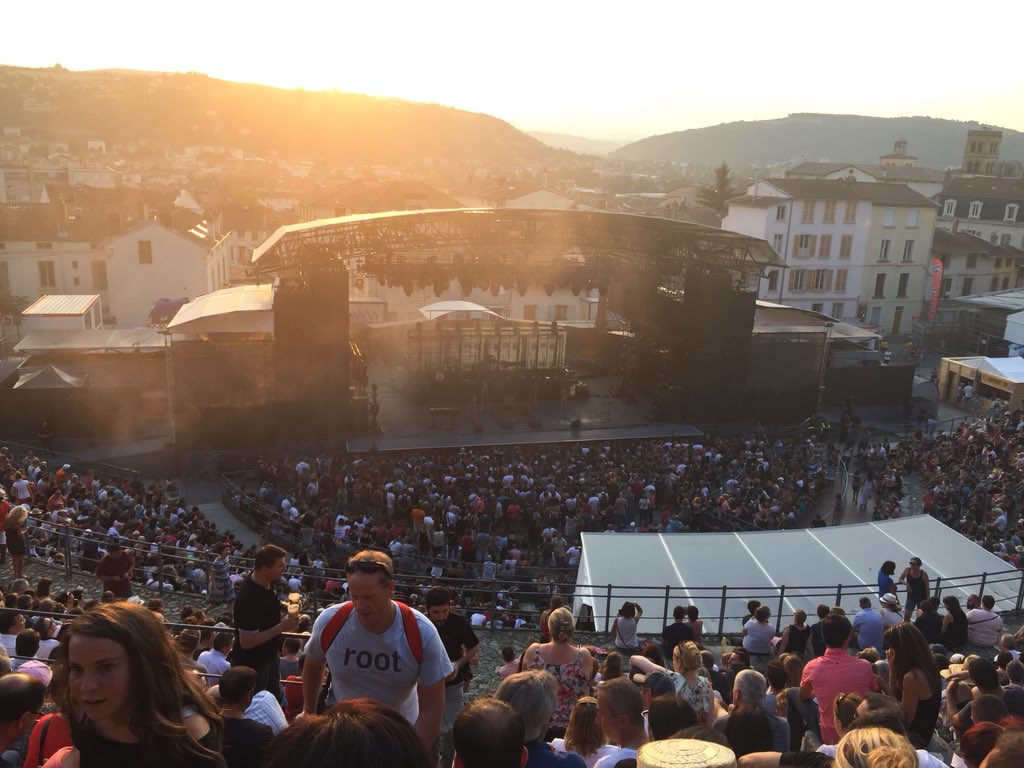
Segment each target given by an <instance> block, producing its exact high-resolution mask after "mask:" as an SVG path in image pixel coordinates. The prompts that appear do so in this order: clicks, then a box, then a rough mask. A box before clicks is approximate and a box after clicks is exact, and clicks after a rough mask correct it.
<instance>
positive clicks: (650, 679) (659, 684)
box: [633, 670, 676, 696]
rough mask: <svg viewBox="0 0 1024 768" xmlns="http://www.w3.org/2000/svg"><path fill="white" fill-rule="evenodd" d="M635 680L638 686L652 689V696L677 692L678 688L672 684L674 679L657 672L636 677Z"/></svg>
mask: <svg viewBox="0 0 1024 768" xmlns="http://www.w3.org/2000/svg"><path fill="white" fill-rule="evenodd" d="M633 680H634V682H636V684H637V685H639V686H641V687H643V688H648V689H650V691H651V695H652V696H661V695H662V694H665V693H675V692H676V686H675V683H673V682H672V678H671V677H669V676H668V675H667V674H665V673H664V672H659V671H657V670H655V671H654V672H650V673H649V674H646V675H634V677H633Z"/></svg>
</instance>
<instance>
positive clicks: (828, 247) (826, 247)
mask: <svg viewBox="0 0 1024 768" xmlns="http://www.w3.org/2000/svg"><path fill="white" fill-rule="evenodd" d="M831 256H832V235H822V236H821V239H820V240H819V241H818V258H819V259H827V258H830V257H831Z"/></svg>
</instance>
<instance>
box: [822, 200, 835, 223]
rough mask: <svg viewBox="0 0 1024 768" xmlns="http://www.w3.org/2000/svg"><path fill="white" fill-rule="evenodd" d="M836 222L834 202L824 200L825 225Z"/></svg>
mask: <svg viewBox="0 0 1024 768" xmlns="http://www.w3.org/2000/svg"><path fill="white" fill-rule="evenodd" d="M835 221H836V201H835V200H826V201H825V218H824V222H825V223H826V224H834V223H835Z"/></svg>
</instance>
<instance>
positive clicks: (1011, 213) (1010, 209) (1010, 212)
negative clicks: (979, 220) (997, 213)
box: [1003, 203, 1020, 221]
mask: <svg viewBox="0 0 1024 768" xmlns="http://www.w3.org/2000/svg"><path fill="white" fill-rule="evenodd" d="M1019 210H1020V207H1019V206H1018V205H1017V204H1016V203H1010V204H1009V205H1008V206H1006V211H1005V212H1004V213H1003V221H1016V220H1017V211H1019Z"/></svg>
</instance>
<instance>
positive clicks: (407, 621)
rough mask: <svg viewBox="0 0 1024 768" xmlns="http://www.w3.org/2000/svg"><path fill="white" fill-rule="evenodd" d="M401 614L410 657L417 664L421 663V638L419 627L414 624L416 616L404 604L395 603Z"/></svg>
mask: <svg viewBox="0 0 1024 768" xmlns="http://www.w3.org/2000/svg"><path fill="white" fill-rule="evenodd" d="M395 605H397V606H398V610H399V611H400V612H401V614H402V626H403V627H404V628H405V641H406V642H407V643H408V644H409V650H410V651H412V657H413V658H414V659H416V663H417V664H421V663H422V662H423V637H422V635H420V626H419V624H417V623H416V614H415V613H414V612H413V610H412V608H410V607H409V606H408V605H406V604H405V603H395Z"/></svg>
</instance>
